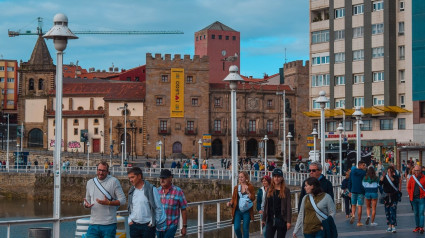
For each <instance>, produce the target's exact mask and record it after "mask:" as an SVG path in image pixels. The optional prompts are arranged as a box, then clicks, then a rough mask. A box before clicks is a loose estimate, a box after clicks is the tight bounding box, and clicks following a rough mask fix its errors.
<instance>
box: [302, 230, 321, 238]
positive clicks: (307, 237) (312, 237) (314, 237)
mask: <svg viewBox="0 0 425 238" xmlns="http://www.w3.org/2000/svg"><path fill="white" fill-rule="evenodd" d="M304 238H324V234H323V230H320V231H318V232H316V233H313V234H306V233H304Z"/></svg>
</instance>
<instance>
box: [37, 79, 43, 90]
mask: <svg viewBox="0 0 425 238" xmlns="http://www.w3.org/2000/svg"><path fill="white" fill-rule="evenodd" d="M43 89H44V80H43V79H39V80H38V90H43Z"/></svg>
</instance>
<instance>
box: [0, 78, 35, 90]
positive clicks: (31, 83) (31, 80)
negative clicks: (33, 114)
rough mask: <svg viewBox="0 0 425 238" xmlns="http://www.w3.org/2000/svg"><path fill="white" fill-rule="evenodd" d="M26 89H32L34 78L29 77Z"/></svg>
mask: <svg viewBox="0 0 425 238" xmlns="http://www.w3.org/2000/svg"><path fill="white" fill-rule="evenodd" d="M2 82H3V81H2ZM28 90H34V79H30V80H29V82H28Z"/></svg>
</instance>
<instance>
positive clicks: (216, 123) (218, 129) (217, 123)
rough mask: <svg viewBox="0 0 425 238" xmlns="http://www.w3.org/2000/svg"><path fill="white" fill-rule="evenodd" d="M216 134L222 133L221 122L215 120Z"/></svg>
mask: <svg viewBox="0 0 425 238" xmlns="http://www.w3.org/2000/svg"><path fill="white" fill-rule="evenodd" d="M214 132H216V133H217V132H218V133H220V132H221V120H214Z"/></svg>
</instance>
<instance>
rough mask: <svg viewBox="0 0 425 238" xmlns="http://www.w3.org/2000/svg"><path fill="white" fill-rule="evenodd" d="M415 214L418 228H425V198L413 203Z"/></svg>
mask: <svg viewBox="0 0 425 238" xmlns="http://www.w3.org/2000/svg"><path fill="white" fill-rule="evenodd" d="M412 206H413V212H414V214H415V222H416V227H422V228H423V227H424V208H425V198H422V199H419V198H415V199H413V201H412Z"/></svg>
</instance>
